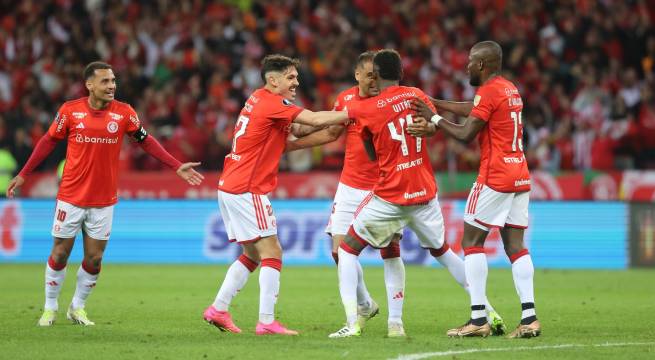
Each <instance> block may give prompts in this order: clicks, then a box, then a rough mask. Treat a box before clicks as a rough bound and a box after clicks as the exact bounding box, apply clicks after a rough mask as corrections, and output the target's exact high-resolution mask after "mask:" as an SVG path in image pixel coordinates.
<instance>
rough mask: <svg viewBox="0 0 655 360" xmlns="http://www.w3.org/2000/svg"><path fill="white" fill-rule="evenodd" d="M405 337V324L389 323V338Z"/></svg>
mask: <svg viewBox="0 0 655 360" xmlns="http://www.w3.org/2000/svg"><path fill="white" fill-rule="evenodd" d="M405 336H407V335H406V334H405V328H404V327H403V324H400V323H389V327H388V329H387V337H390V338H397V337H405Z"/></svg>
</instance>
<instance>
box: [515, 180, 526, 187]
mask: <svg viewBox="0 0 655 360" xmlns="http://www.w3.org/2000/svg"><path fill="white" fill-rule="evenodd" d="M524 185H530V179H520V180H516V181H514V186H524Z"/></svg>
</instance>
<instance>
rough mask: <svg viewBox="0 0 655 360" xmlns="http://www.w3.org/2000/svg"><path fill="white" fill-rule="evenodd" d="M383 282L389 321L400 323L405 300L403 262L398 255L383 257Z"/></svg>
mask: <svg viewBox="0 0 655 360" xmlns="http://www.w3.org/2000/svg"><path fill="white" fill-rule="evenodd" d="M384 284H385V285H386V287H387V304H388V306H389V318H388V322H389V323H396V324H402V317H403V304H404V302H405V264H404V263H403V259H401V258H400V257H393V258H387V259H384Z"/></svg>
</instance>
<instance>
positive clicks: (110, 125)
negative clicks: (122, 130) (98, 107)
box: [107, 121, 118, 134]
mask: <svg viewBox="0 0 655 360" xmlns="http://www.w3.org/2000/svg"><path fill="white" fill-rule="evenodd" d="M107 131H109V132H110V133H112V134H113V133H115V132H116V131H118V123H117V122H115V121H110V122H109V123H108V124H107Z"/></svg>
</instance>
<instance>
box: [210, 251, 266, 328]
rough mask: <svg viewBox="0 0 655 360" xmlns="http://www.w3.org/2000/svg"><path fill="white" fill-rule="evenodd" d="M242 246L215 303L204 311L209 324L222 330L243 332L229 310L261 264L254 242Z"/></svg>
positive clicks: (226, 275)
mask: <svg viewBox="0 0 655 360" xmlns="http://www.w3.org/2000/svg"><path fill="white" fill-rule="evenodd" d="M241 248H242V251H243V252H242V254H241V255H240V256H239V258H237V260H236V261H235V262H233V263H232V265H230V268H229V269H228V270H227V273H226V274H225V279H224V280H223V283H222V284H221V288H220V289H219V290H218V294H216V298H215V299H214V303H213V304H212V305H210V306H209V307H208V308H207V309H205V312H204V313H203V318H204V319H205V321H207V322H208V323H209V324H211V325H214V326H216V327H217V328H218V329H219V330H221V331H225V332H231V333H237V334H238V333H240V332H241V329H239V328H238V327H237V326H236V325H235V324H234V322H233V321H232V315H230V313H229V311H228V310H229V307H230V303H231V302H232V299H233V298H234V297H235V296H236V295H237V294H238V293H239V291H241V289H242V288H243V287H244V286H245V285H246V282H248V278H249V276H250V274H251V273H252V272H253V271H255V269H257V266H258V265H259V253H258V252H257V249H256V248H255V245H254V244H249V243H244V244H241Z"/></svg>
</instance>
